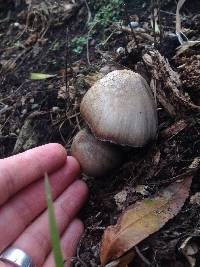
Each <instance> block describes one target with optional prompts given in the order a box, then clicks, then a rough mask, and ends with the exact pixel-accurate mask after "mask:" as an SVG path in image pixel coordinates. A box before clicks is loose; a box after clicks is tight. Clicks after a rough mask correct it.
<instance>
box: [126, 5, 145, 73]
mask: <svg viewBox="0 0 200 267" xmlns="http://www.w3.org/2000/svg"><path fill="white" fill-rule="evenodd" d="M124 11H125V15H126V20H127V24H128V25H129V26H130V28H131V33H132V36H133V39H134V41H135V44H136V46H137V49H138V51H140V47H139V42H138V39H137V37H136V34H135V32H134V30H133V27H132V25H131V21H130V17H129V14H128V8H127V5H126V3H124ZM142 62H143V65H144V67H145V70H146V72H147V74H148V75H149V71H148V68H147V65H146V63H145V61H144V59H143V57H142Z"/></svg>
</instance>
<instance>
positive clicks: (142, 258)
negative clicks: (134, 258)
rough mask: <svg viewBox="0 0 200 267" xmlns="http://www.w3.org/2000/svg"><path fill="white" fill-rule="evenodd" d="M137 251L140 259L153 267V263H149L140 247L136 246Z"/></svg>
mask: <svg viewBox="0 0 200 267" xmlns="http://www.w3.org/2000/svg"><path fill="white" fill-rule="evenodd" d="M134 248H135V251H136V252H137V254H138V256H139V257H140V259H141V260H142V261H143V262H144V263H145V264H146V265H148V266H151V263H150V262H149V260H147V258H146V257H145V256H144V255H143V254H142V252H141V251H140V250H139V248H138V246H135V247H134Z"/></svg>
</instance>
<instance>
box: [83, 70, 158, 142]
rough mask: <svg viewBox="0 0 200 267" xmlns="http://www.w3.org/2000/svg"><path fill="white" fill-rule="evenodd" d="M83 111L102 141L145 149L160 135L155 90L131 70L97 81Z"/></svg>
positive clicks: (89, 92) (111, 74)
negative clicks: (153, 92) (154, 96)
mask: <svg viewBox="0 0 200 267" xmlns="http://www.w3.org/2000/svg"><path fill="white" fill-rule="evenodd" d="M80 110H81V114H82V116H83V117H84V119H85V120H86V122H87V123H88V125H89V127H90V128H91V130H92V132H93V133H94V135H95V136H96V137H97V138H98V139H100V140H106V141H110V142H114V143H117V144H121V145H129V146H133V147H141V146H144V145H145V144H146V143H147V142H148V141H150V140H152V139H155V137H156V135H157V113H156V106H155V101H154V98H153V95H152V92H151V89H150V87H149V85H148V84H147V82H146V81H145V79H144V78H143V77H142V76H141V75H139V74H137V73H134V72H132V71H130V70H115V71H112V72H110V73H108V74H107V75H106V76H105V77H103V78H102V79H100V80H99V81H97V82H96V83H95V84H94V85H93V86H92V87H91V88H90V89H89V90H88V92H87V93H86V94H85V96H84V97H83V100H82V102H81V106H80Z"/></svg>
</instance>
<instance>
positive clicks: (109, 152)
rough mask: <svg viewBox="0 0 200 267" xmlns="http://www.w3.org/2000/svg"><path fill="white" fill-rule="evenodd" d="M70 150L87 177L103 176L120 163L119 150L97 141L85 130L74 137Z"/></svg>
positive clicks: (120, 153)
mask: <svg viewBox="0 0 200 267" xmlns="http://www.w3.org/2000/svg"><path fill="white" fill-rule="evenodd" d="M71 150H72V156H74V157H75V158H76V159H77V160H78V161H79V163H80V165H81V168H82V170H83V172H84V173H85V174H87V175H89V176H94V177H98V176H103V175H105V174H107V173H108V172H110V171H111V170H112V169H114V168H116V167H118V166H120V164H121V163H122V151H121V149H119V148H118V147H116V145H112V144H109V143H105V142H101V141H99V140H97V139H96V138H95V137H94V136H93V135H92V134H90V133H89V132H88V131H87V130H86V129H84V130H81V131H80V132H78V134H77V135H76V136H75V138H74V140H73V143H72V147H71Z"/></svg>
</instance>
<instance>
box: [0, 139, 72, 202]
mask: <svg viewBox="0 0 200 267" xmlns="http://www.w3.org/2000/svg"><path fill="white" fill-rule="evenodd" d="M66 156H67V154H66V151H65V149H64V148H63V147H62V146H61V145H59V144H48V145H44V146H40V147H37V148H34V149H31V150H28V151H26V152H24V153H21V154H18V155H15V156H12V157H10V158H6V159H1V160H0V205H1V204H2V203H4V202H5V201H6V200H7V199H8V198H10V197H11V196H12V195H13V194H14V193H16V192H18V191H19V190H21V189H22V188H23V187H25V186H27V185H28V184H30V183H32V182H33V181H35V180H37V179H39V178H41V176H43V175H44V173H45V172H47V173H52V172H54V171H56V170H57V169H59V168H60V167H61V166H62V165H63V164H64V163H65V161H66Z"/></svg>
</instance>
